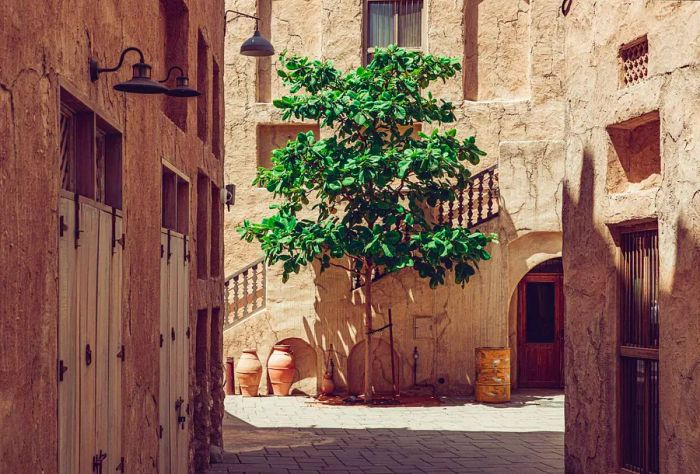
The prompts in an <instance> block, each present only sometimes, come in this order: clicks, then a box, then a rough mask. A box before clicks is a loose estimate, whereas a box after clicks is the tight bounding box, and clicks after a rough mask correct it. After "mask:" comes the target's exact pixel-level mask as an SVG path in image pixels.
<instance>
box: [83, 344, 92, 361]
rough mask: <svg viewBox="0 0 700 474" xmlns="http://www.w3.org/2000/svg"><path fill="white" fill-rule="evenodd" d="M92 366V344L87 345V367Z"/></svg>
mask: <svg viewBox="0 0 700 474" xmlns="http://www.w3.org/2000/svg"><path fill="white" fill-rule="evenodd" d="M90 364H92V349H90V344H85V365H90Z"/></svg>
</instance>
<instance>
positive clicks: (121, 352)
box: [117, 344, 126, 362]
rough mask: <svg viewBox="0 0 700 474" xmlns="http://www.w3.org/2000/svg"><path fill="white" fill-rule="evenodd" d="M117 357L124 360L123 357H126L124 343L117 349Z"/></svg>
mask: <svg viewBox="0 0 700 474" xmlns="http://www.w3.org/2000/svg"><path fill="white" fill-rule="evenodd" d="M117 357H118V358H120V359H121V360H122V362H124V359H125V358H126V350H125V349H124V345H123V344H122V347H121V349H119V352H117Z"/></svg>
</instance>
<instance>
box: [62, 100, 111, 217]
mask: <svg viewBox="0 0 700 474" xmlns="http://www.w3.org/2000/svg"><path fill="white" fill-rule="evenodd" d="M59 126H60V150H59V154H60V157H59V167H60V171H61V189H64V190H66V191H68V192H71V193H76V194H78V195H80V196H83V197H86V198H88V199H93V200H95V201H96V202H99V203H102V204H105V205H107V206H111V207H114V208H117V209H121V206H122V136H121V134H120V133H119V132H118V131H117V130H116V129H115V128H114V127H112V126H111V125H110V124H108V123H107V121H105V120H104V119H103V118H102V117H100V116H98V115H97V114H95V113H94V112H93V111H92V110H91V109H90V108H88V107H87V106H85V105H84V104H83V103H81V102H80V101H78V100H77V99H76V98H75V97H73V96H72V95H71V94H69V93H68V92H67V91H65V90H61V110H60V118H59Z"/></svg>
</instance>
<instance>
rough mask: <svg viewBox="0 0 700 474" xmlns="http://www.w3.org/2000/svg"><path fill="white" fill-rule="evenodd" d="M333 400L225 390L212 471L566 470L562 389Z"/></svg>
mask: <svg viewBox="0 0 700 474" xmlns="http://www.w3.org/2000/svg"><path fill="white" fill-rule="evenodd" d="M442 402H443V403H442V404H440V405H438V406H425V407H415V406H410V407H396V406H394V407H373V408H367V407H365V406H327V405H321V404H319V403H317V402H316V401H315V400H313V399H311V398H306V397H284V398H281V397H258V398H242V397H240V396H233V397H231V396H229V397H227V398H226V402H225V403H226V411H227V415H226V417H225V418H224V446H225V450H226V452H225V454H224V462H223V463H221V464H214V465H212V468H211V470H210V471H209V472H210V473H211V474H215V473H234V472H235V473H238V472H246V473H258V472H270V473H292V472H305V473H306V472H310V473H313V472H333V473H341V472H347V473H350V472H353V473H355V472H367V473H394V472H400V473H407V472H411V473H413V472H430V473H440V472H458V473H472V472H473V473H476V472H492V473H501V472H503V473H506V472H518V473H521V474H524V473H543V472H545V473H559V472H564V396H563V394H561V393H560V392H548V391H530V390H528V391H521V392H519V393H516V394H514V395H513V398H512V401H511V402H510V403H506V404H503V405H483V404H476V403H473V402H472V401H471V400H469V399H457V398H446V399H443V400H442Z"/></svg>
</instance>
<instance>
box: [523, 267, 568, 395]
mask: <svg viewBox="0 0 700 474" xmlns="http://www.w3.org/2000/svg"><path fill="white" fill-rule="evenodd" d="M518 298H519V304H518V313H519V314H518V384H519V386H520V387H561V386H562V384H563V377H562V371H561V367H562V357H563V346H562V344H563V329H564V325H563V301H564V300H563V292H562V276H561V275H558V274H545V273H542V274H531V275H526V276H525V277H524V278H523V280H522V281H521V282H520V285H519V288H518Z"/></svg>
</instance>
